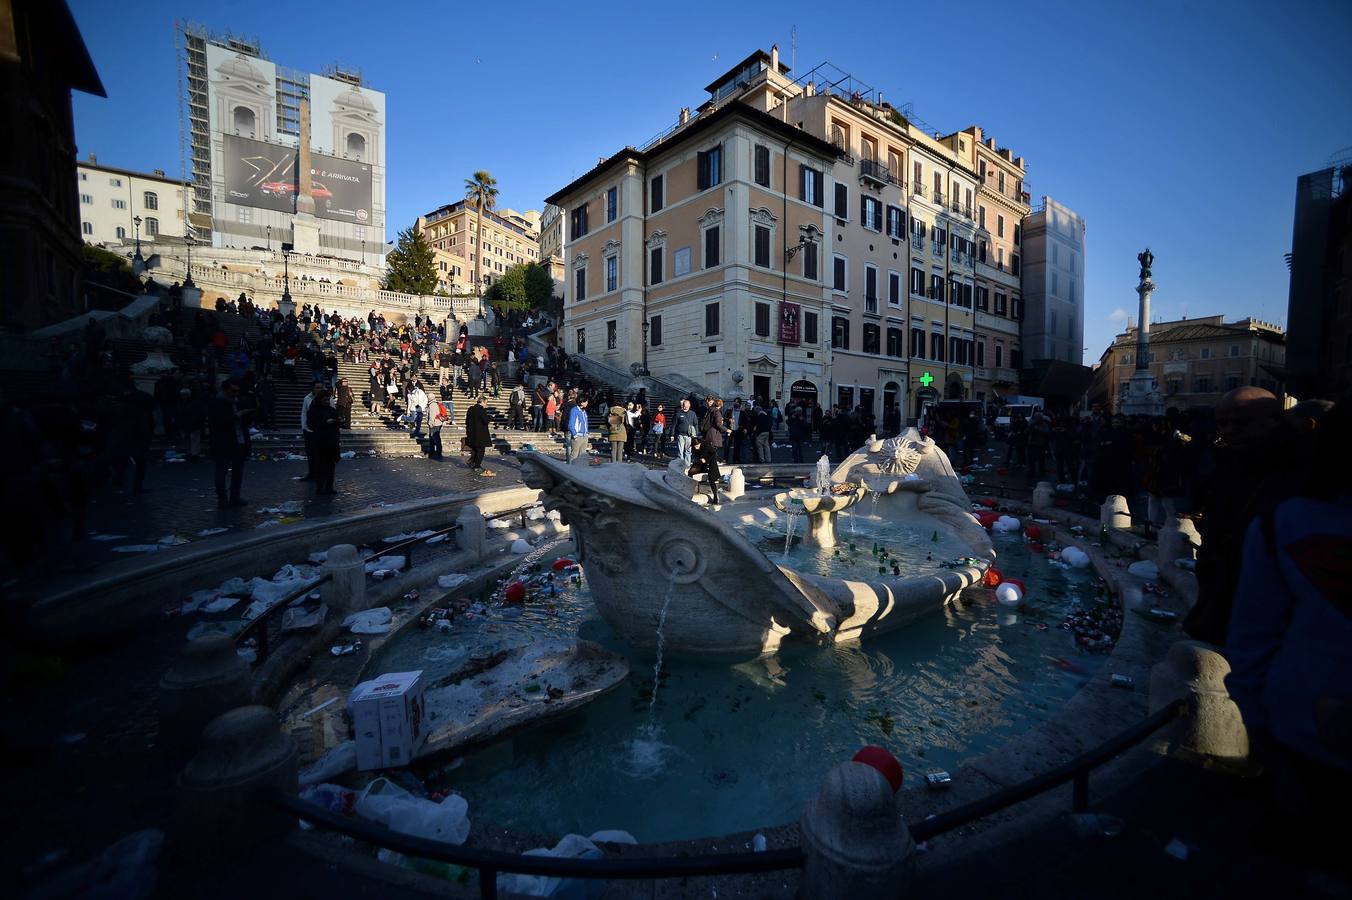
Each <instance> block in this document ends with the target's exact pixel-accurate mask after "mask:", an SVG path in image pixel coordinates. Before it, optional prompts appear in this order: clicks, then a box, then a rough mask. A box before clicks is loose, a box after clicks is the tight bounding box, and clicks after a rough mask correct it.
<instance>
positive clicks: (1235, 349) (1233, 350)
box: [1230, 344, 1239, 357]
mask: <svg viewBox="0 0 1352 900" xmlns="http://www.w3.org/2000/svg"><path fill="white" fill-rule="evenodd" d="M1230 355H1231V356H1232V357H1234V356H1239V344H1231V345H1230Z"/></svg>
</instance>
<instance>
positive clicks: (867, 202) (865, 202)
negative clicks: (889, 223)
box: [859, 197, 883, 231]
mask: <svg viewBox="0 0 1352 900" xmlns="http://www.w3.org/2000/svg"><path fill="white" fill-rule="evenodd" d="M859 200H860V203H859V218H860V220H861V221H862V222H863V225H864V227H865V228H867V229H869V230H870V231H882V230H883V205H882V203H880V202H878V200H877V199H876V198H873V197H860V198H859Z"/></svg>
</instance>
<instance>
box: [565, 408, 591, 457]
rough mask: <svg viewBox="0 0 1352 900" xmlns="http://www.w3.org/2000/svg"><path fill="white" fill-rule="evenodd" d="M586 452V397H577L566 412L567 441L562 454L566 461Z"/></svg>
mask: <svg viewBox="0 0 1352 900" xmlns="http://www.w3.org/2000/svg"><path fill="white" fill-rule="evenodd" d="M586 453H587V398H586V397H579V398H578V400H577V403H575V404H573V407H572V409H570V410H569V412H568V443H566V444H564V445H563V456H564V459H565V460H567V461H568V462H572V461H573V460H575V459H577V458H578V457H581V456H585V455H586Z"/></svg>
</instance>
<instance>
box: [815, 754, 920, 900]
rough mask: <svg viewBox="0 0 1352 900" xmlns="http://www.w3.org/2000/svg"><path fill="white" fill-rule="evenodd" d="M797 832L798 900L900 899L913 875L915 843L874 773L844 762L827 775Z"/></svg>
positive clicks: (886, 788) (888, 789) (888, 788)
mask: <svg viewBox="0 0 1352 900" xmlns="http://www.w3.org/2000/svg"><path fill="white" fill-rule="evenodd" d="M800 827H801V829H802V834H803V855H804V857H805V858H806V859H805V862H804V865H803V874H802V878H801V880H800V881H799V884H798V896H799V897H803V898H809V897H810V898H813V900H837V898H838V900H858V898H861V897H902V896H905V894H906V891H907V888H908V887H909V885H910V882H911V878H912V876H913V874H914V872H915V841H914V840H913V839H912V838H911V832H910V829H908V828H907V827H906V822H905V820H904V819H903V818H902V816H901V810H900V808H899V805H898V803H897V799H896V796H895V795H894V794H893V792H892V786H891V785H890V784H889V783H888V781H887V779H886V778H885V777H883V775H882V773H880V772H879V771H878V770H877V769H875V768H873V767H872V766H868V765H865V764H864V763H858V762H844V763H841V764H839V765H837V766H836V767H835V768H833V769H831V770H830V771H829V772H827V773H826V777H825V778H824V779H823V781H822V786H821V789H820V790H818V792H817V796H815V797H813V798H812V799H811V800H809V801H808V804H807V807H806V808H805V809H804V810H803V818H802V821H801V822H800Z"/></svg>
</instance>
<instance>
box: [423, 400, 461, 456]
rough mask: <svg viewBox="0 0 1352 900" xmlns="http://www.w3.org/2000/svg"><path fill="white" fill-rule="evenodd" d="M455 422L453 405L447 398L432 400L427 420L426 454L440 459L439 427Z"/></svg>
mask: <svg viewBox="0 0 1352 900" xmlns="http://www.w3.org/2000/svg"><path fill="white" fill-rule="evenodd" d="M454 424H455V407H454V405H452V404H451V402H450V401H449V400H433V401H432V408H431V411H430V413H429V415H428V421H427V455H428V456H429V457H430V458H432V459H441V429H442V428H443V427H444V426H446V425H454Z"/></svg>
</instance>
